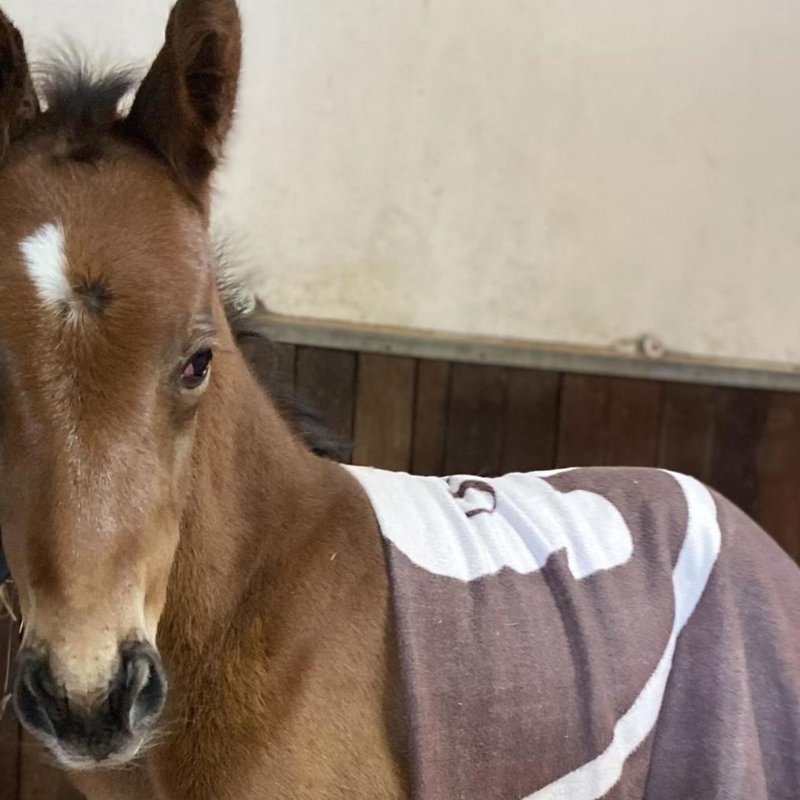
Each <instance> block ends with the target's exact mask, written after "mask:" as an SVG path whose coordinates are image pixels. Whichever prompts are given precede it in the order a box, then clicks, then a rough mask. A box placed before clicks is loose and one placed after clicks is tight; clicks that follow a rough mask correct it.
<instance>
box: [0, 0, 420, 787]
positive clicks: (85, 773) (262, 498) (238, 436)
mask: <svg viewBox="0 0 800 800" xmlns="http://www.w3.org/2000/svg"><path fill="white" fill-rule="evenodd" d="M239 61H240V23H239V17H238V14H237V9H236V6H235V3H234V2H233V0H180V2H179V3H178V4H177V5H176V6H175V8H174V9H173V11H172V14H171V16H170V19H169V24H168V27H167V33H166V40H165V44H164V47H163V49H162V51H161V53H160V54H159V56H158V58H157V59H156V61H155V63H154V64H153V66H152V69H151V70H150V72H149V73H148V75H147V77H146V78H145V80H144V81H143V83H142V84H141V86H140V88H139V90H138V92H137V94H136V97H135V100H134V103H133V106H132V109H131V111H130V114H129V115H128V116H127V117H126V118H124V119H121V118H119V117H118V114H117V105H118V101H119V100H120V98H121V95H122V94H123V92H124V91H125V90H126V89H127V83H126V82H125V81H124V80H121V79H115V78H110V79H106V80H104V81H100V82H99V83H96V84H94V85H92V84H91V83H90V82H88V81H87V80H86V79H85V76H81V75H80V74H64V75H62V76H60V77H59V76H55V77H54V78H53V79H52V80H51V82H50V85H49V87H48V88H47V97H46V100H47V108H46V111H43V110H41V108H40V103H39V99H38V97H37V95H36V93H35V91H34V88H33V85H32V82H31V78H30V75H29V71H28V67H27V64H26V59H25V54H24V49H23V44H22V39H21V37H20V35H19V33H18V32H17V31H16V30H15V29H14V28H13V27H12V25H11V23H10V22H9V21H8V19H6V18H5V17H4V16H0V155H1V156H2V165H1V166H0V409H2V415H0V474H2V476H3V478H2V481H0V509H1V513H2V518H1V519H0V529H1V530H2V532H3V546H4V549H5V552H6V555H7V557H8V561H9V565H10V567H11V570H12V573H13V574H14V576H15V579H16V583H17V587H18V589H19V595H20V603H21V607H22V613H23V617H24V620H25V631H24V637H23V643H22V650H21V652H20V656H19V659H18V664H17V683H16V689H15V698H14V702H15V707H16V710H17V714H18V716H19V717H20V719H21V721H22V722H23V724H25V725H26V727H28V728H29V729H30V730H31V731H33V732H34V733H35V734H36V735H37V736H38V737H39V738H40V739H41V740H42V741H43V742H44V743H45V744H46V745H47V746H48V747H49V748H50V750H51V751H52V752H53V754H54V755H55V757H56V758H57V760H58V761H59V762H60V763H61V764H63V765H64V766H65V767H66V768H68V769H69V770H71V771H73V773H74V776H75V782H76V784H77V785H78V786H79V787H81V788H82V789H83V791H84V792H85V793H86V794H87V796H88V797H89V798H90V800H95V798H97V800H100V799H101V798H102V800H109V798H112V799H113V798H124V800H138V798H153V797H159V798H175V799H176V800H177V799H178V798H180V800H186V798H197V799H198V800H202V799H203V798H208V799H209V800H211V798H214V799H215V800H224V798H231V799H233V798H237V799H238V798H250V797H253V798H256V797H258V798H262V797H283V798H312V797H313V798H325V797H329V798H345V797H347V798H351V797H354V796H358V797H386V798H394V797H402V796H405V788H404V787H405V779H404V768H403V766H402V764H403V758H402V750H403V742H402V738H401V736H400V735H399V734H397V733H396V731H397V730H399V728H400V726H399V725H397V713H398V711H399V709H398V708H397V707H396V700H395V698H397V697H398V696H399V691H398V689H397V686H396V685H395V679H394V676H393V673H392V670H393V667H392V664H394V663H395V659H393V658H391V647H392V645H391V637H390V636H389V613H388V602H387V578H386V574H385V570H384V569H383V568H382V563H383V562H382V558H383V556H382V550H381V543H380V538H379V536H378V535H377V527H376V523H375V519H374V515H373V513H372V511H371V508H370V506H369V503H368V501H367V499H366V498H365V496H364V495H363V493H362V492H361V491H360V490H359V489H358V487H357V485H356V483H355V481H354V480H353V479H352V478H351V477H350V476H349V475H348V474H347V473H346V472H345V471H343V470H342V469H341V468H340V467H338V466H337V465H335V464H333V463H331V462H329V461H326V460H323V459H320V458H317V457H316V456H314V455H313V454H311V453H310V452H308V450H307V449H306V447H305V446H304V445H303V443H302V442H301V441H300V440H299V438H298V437H297V436H295V435H294V433H293V432H292V431H291V430H290V429H289V428H288V427H287V424H286V423H285V422H284V421H283V420H282V418H281V416H280V415H279V414H278V413H277V412H276V410H275V409H274V408H273V406H272V405H271V403H270V402H269V401H268V399H267V398H266V395H265V394H264V392H263V391H262V389H261V387H260V386H259V385H258V383H257V381H256V380H255V378H254V377H253V375H252V374H251V372H250V371H249V369H248V367H247V365H246V363H245V361H244V360H243V358H242V356H241V354H240V352H239V350H238V349H237V347H236V345H235V342H234V338H233V335H232V333H231V330H230V328H229V326H228V324H227V322H226V318H225V314H224V309H223V304H222V301H221V299H220V296H219V293H218V291H217V286H216V280H215V269H214V265H213V253H212V248H211V246H210V244H209V241H208V237H207V233H206V229H207V221H208V201H209V181H210V178H211V174H212V171H213V168H214V166H215V164H216V162H217V160H218V157H219V154H220V150H221V147H222V144H223V141H224V139H225V137H226V134H227V132H228V129H229V127H230V123H231V119H232V115H233V109H234V101H235V97H236V87H237V80H238V71H239ZM365 532H371V533H372V535H367V536H364V534H365ZM168 682H169V689H168V688H167V683H168ZM162 709H163V710H162ZM157 719H158V721H159V728H158V733H157V735H156V736H155V737H153V735H152V734H153V732H154V729H155V725H156V720H157ZM147 742H149V743H150V744H151V747H150V749H149V750H147V751H146V752H144V753H142V752H141V750H142V746H143V744H145V743H147ZM137 753H138V754H139V759H138V761H137V762H136V764H137V766H136V767H133V768H131V767H128V768H126V769H125V770H123V771H119V770H113V771H104V770H105V768H113V767H114V766H116V765H120V764H127V763H129V762H130V761H131V759H133V758H134V756H136V755H137ZM98 767H99V768H100V771H98V770H97V769H96V768H98ZM90 769H91V771H89V770H90Z"/></svg>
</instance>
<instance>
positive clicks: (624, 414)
mask: <svg viewBox="0 0 800 800" xmlns="http://www.w3.org/2000/svg"><path fill="white" fill-rule="evenodd" d="M662 391H663V387H662V385H661V384H660V383H658V382H657V381H641V380H629V379H626V378H613V379H612V380H611V388H610V392H611V397H610V400H609V407H608V415H609V416H608V421H607V423H605V421H604V423H603V424H607V425H608V430H609V438H608V455H607V458H606V463H607V464H608V465H609V466H626V467H654V466H655V465H656V464H657V462H658V445H659V436H660V424H661V398H662Z"/></svg>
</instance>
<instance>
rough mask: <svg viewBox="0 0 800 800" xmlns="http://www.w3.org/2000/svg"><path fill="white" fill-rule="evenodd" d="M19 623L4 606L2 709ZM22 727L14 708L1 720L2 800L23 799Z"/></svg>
mask: <svg viewBox="0 0 800 800" xmlns="http://www.w3.org/2000/svg"><path fill="white" fill-rule="evenodd" d="M17 640H18V637H17V623H15V622H14V621H13V620H12V619H11V618H10V617H8V616H6V615H5V611H4V609H3V606H2V603H0V708H2V705H3V702H2V701H3V699H4V698H5V697H6V696H7V695H8V693H9V692H10V691H11V688H10V687H11V669H12V667H11V665H12V664H13V659H14V657H15V655H16V651H17ZM19 736H20V733H19V726H18V725H17V720H16V717H15V716H14V712H13V711H12V709H11V707H10V705H7V706H6V708H5V711H3V713H2V717H0V800H18V798H19V784H18V779H19Z"/></svg>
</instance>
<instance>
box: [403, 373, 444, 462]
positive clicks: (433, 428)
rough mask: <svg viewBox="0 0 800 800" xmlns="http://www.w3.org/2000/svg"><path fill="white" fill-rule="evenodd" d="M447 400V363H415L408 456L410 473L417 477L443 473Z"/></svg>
mask: <svg viewBox="0 0 800 800" xmlns="http://www.w3.org/2000/svg"><path fill="white" fill-rule="evenodd" d="M449 399H450V364H449V362H447V361H425V360H420V361H418V362H417V386H416V397H415V400H414V435H413V446H412V453H411V471H412V472H414V473H416V474H417V475H441V474H443V473H444V450H445V440H446V437H447V410H448V405H449Z"/></svg>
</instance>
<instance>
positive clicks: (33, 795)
mask: <svg viewBox="0 0 800 800" xmlns="http://www.w3.org/2000/svg"><path fill="white" fill-rule="evenodd" d="M19 800H83V795H82V794H81V793H80V792H79V791H77V789H74V788H73V787H72V786H71V785H70V784H69V782H68V781H67V779H66V778H65V777H64V775H63V774H62V773H61V772H60V771H59V770H58V769H56V768H55V767H54V766H52V764H51V763H50V762H49V760H48V758H47V756H46V755H45V754H44V751H43V750H42V747H41V745H39V743H38V742H36V741H35V740H34V739H33V737H31V736H30V735H29V734H28V733H23V734H22V748H21V762H20V790H19Z"/></svg>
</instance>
